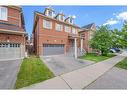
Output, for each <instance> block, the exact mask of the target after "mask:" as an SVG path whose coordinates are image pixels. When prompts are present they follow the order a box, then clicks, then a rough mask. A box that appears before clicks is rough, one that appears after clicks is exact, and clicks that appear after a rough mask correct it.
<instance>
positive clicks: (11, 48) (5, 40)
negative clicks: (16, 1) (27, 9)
mask: <svg viewBox="0 0 127 95" xmlns="http://www.w3.org/2000/svg"><path fill="white" fill-rule="evenodd" d="M26 37H27V34H26V32H25V23H24V17H23V12H22V9H21V7H20V6H0V60H8V59H17V58H23V57H24V55H25V44H26Z"/></svg>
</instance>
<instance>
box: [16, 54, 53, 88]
mask: <svg viewBox="0 0 127 95" xmlns="http://www.w3.org/2000/svg"><path fill="white" fill-rule="evenodd" d="M52 77H54V75H53V73H52V72H51V71H50V70H49V69H48V68H47V66H46V65H45V64H44V63H43V62H42V61H41V60H40V58H37V57H35V56H31V57H29V58H25V59H24V60H23V62H22V65H21V67H20V71H19V73H18V76H17V80H16V84H15V88H16V89H17V88H22V87H25V86H29V85H31V84H34V83H38V82H41V81H44V80H47V79H50V78H52Z"/></svg>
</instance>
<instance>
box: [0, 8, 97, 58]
mask: <svg viewBox="0 0 127 95" xmlns="http://www.w3.org/2000/svg"><path fill="white" fill-rule="evenodd" d="M74 18H75V17H74V16H69V17H67V18H65V15H64V14H63V13H62V12H61V13H58V14H57V15H55V16H54V10H53V9H52V8H51V7H47V8H46V9H45V11H44V13H40V12H35V13H34V26H33V31H32V34H33V47H34V53H35V54H36V55H37V56H49V55H58V54H71V53H72V55H74V56H75V57H76V58H77V56H78V52H79V51H80V52H83V51H84V50H85V51H87V52H91V51H92V49H91V48H90V47H89V45H88V41H89V39H90V38H91V34H92V32H93V30H95V28H96V27H95V24H94V23H92V24H89V25H86V26H84V27H82V28H80V27H79V26H77V25H75V24H74ZM27 40H28V35H27V33H26V30H25V22H24V15H23V11H22V8H21V7H20V6H0V59H16V58H24V56H25V51H27V50H26V46H28V42H27Z"/></svg>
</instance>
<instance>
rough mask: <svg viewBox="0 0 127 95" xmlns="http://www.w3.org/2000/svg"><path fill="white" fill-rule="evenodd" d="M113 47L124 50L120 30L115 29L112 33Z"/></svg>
mask: <svg viewBox="0 0 127 95" xmlns="http://www.w3.org/2000/svg"><path fill="white" fill-rule="evenodd" d="M112 47H115V48H123V45H122V43H121V31H119V30H118V29H114V31H112Z"/></svg>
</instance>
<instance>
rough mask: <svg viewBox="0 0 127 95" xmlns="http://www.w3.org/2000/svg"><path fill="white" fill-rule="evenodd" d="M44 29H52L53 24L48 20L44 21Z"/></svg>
mask: <svg viewBox="0 0 127 95" xmlns="http://www.w3.org/2000/svg"><path fill="white" fill-rule="evenodd" d="M43 28H47V29H52V22H51V21H48V20H43Z"/></svg>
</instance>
